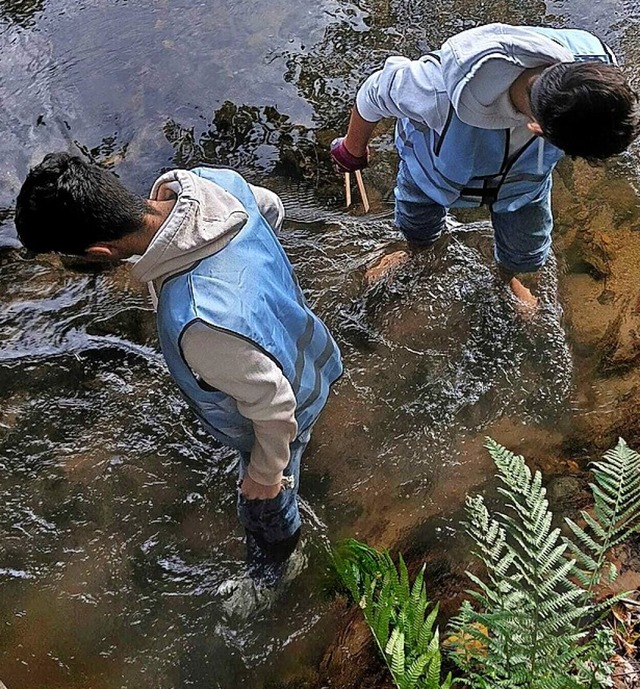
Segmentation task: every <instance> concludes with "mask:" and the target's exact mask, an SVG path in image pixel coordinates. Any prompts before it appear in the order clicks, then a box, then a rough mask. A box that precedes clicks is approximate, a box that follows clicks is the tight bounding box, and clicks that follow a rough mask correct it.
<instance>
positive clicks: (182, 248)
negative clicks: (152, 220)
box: [132, 170, 248, 282]
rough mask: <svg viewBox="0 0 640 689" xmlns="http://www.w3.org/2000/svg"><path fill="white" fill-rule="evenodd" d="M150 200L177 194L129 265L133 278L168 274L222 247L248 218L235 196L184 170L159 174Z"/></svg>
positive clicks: (161, 199) (169, 197) (144, 280)
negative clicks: (141, 251) (155, 230)
mask: <svg viewBox="0 0 640 689" xmlns="http://www.w3.org/2000/svg"><path fill="white" fill-rule="evenodd" d="M149 198H150V199H151V200H153V201H166V200H169V199H171V198H176V203H175V206H174V207H173V209H172V211H171V213H170V214H169V216H168V217H167V219H166V220H165V221H164V223H163V224H162V226H161V227H160V229H159V230H158V232H157V233H156V234H155V236H154V238H153V239H152V240H151V243H150V244H149V246H148V247H147V250H146V251H145V252H144V255H143V256H141V257H140V258H139V259H138V260H137V261H136V263H135V265H134V266H133V269H132V273H133V275H134V277H136V278H137V279H138V280H141V281H142V282H151V281H153V280H157V279H159V278H167V277H169V276H170V275H172V274H174V273H177V272H180V271H181V270H184V269H185V268H187V267H188V266H190V265H193V264H194V263H195V262H197V261H199V260H201V259H203V258H205V257H206V256H210V255H211V254H214V253H216V252H217V251H220V249H222V248H223V247H225V246H226V245H227V244H228V242H229V241H231V239H232V238H233V237H234V236H235V235H236V233H237V232H239V231H240V230H241V229H242V227H244V225H245V224H246V222H247V219H248V216H247V213H246V211H245V209H244V207H243V206H242V204H241V203H240V202H239V201H238V200H237V199H236V198H235V196H233V195H231V194H230V193H229V192H227V191H225V190H224V189H222V188H221V187H219V186H218V185H217V184H215V183H214V182H211V181H210V180H207V179H203V178H202V177H199V176H198V175H195V174H193V173H192V172H188V171H187V170H172V171H171V172H167V173H166V174H164V175H162V176H161V177H159V178H158V179H157V180H156V181H155V183H154V185H153V187H152V189H151V193H150V194H149Z"/></svg>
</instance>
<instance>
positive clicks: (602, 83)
mask: <svg viewBox="0 0 640 689" xmlns="http://www.w3.org/2000/svg"><path fill="white" fill-rule="evenodd" d="M530 100H531V112H532V114H533V116H534V117H535V119H536V121H537V122H538V124H539V125H540V127H541V128H542V135H543V136H544V138H545V139H547V140H548V141H550V142H551V143H552V144H553V145H554V146H557V147H558V148H560V149H561V150H563V151H564V152H565V153H566V154H567V155H570V156H578V157H580V158H586V159H587V160H591V161H596V160H604V159H605V158H609V157H610V156H612V155H616V154H617V153H622V151H624V150H625V149H626V148H627V147H628V146H629V144H630V143H631V142H632V141H633V140H634V139H635V137H636V136H637V135H638V133H639V131H640V129H639V112H638V95H637V94H636V93H635V92H634V91H633V90H632V89H631V87H630V86H629V84H628V83H627V81H626V80H625V78H624V75H623V73H622V70H620V68H619V67H617V66H615V65H609V64H606V63H604V62H600V61H587V62H559V63H557V64H554V65H551V67H548V68H547V69H545V70H544V71H543V72H542V73H541V74H540V76H539V77H538V78H537V79H536V80H535V82H534V83H533V85H532V87H531V91H530Z"/></svg>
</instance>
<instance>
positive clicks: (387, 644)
mask: <svg viewBox="0 0 640 689" xmlns="http://www.w3.org/2000/svg"><path fill="white" fill-rule="evenodd" d="M333 557H334V563H335V566H336V570H337V572H338V575H339V576H340V579H341V581H342V583H343V584H344V585H345V586H346V588H347V589H348V591H349V593H350V594H351V596H352V598H353V600H354V601H356V602H357V603H358V604H359V606H360V608H361V609H362V613H363V615H364V618H365V620H366V622H367V624H368V625H369V628H370V629H371V631H372V633H373V637H374V639H375V640H376V643H377V645H378V648H379V650H380V653H381V654H382V656H383V658H384V659H385V662H386V664H387V667H388V668H389V672H390V673H391V676H392V677H393V681H394V682H395V684H396V686H397V687H398V689H449V687H451V686H452V680H451V675H449V676H447V678H446V679H445V680H444V682H442V683H441V682H440V666H441V660H442V658H441V651H440V643H439V634H438V629H437V628H436V627H435V620H436V617H437V615H438V606H437V605H434V606H431V610H429V607H430V606H429V602H428V601H427V594H426V589H425V585H424V566H423V567H422V569H421V570H420V572H419V573H418V575H417V577H416V579H415V581H414V582H413V586H411V585H410V583H409V573H408V571H407V566H406V564H405V562H404V560H403V558H402V555H400V557H399V562H398V567H397V568H396V566H395V564H394V562H393V560H392V559H391V556H390V555H389V553H388V552H387V551H383V552H378V551H377V550H374V549H373V548H370V547H369V546H367V545H365V544H364V543H360V542H359V541H356V540H353V539H351V540H347V541H345V542H343V543H342V544H340V546H338V548H336V550H335V551H334V554H333Z"/></svg>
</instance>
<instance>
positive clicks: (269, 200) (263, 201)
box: [249, 184, 284, 234]
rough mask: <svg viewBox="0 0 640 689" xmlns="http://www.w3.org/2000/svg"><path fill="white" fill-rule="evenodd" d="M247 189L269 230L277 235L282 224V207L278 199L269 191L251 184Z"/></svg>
mask: <svg viewBox="0 0 640 689" xmlns="http://www.w3.org/2000/svg"><path fill="white" fill-rule="evenodd" d="M249 188H250V189H251V192H252V193H253V195H254V197H255V199H256V202H257V204H258V208H259V209H260V213H262V215H263V217H264V219H265V220H266V221H267V222H268V223H269V225H271V229H272V230H273V231H274V232H275V233H276V234H278V233H279V232H280V228H281V227H282V223H283V222H284V206H283V205H282V201H281V200H280V197H279V196H278V195H277V194H276V193H274V192H273V191H271V190H270V189H265V188H264V187H257V186H255V185H253V184H249Z"/></svg>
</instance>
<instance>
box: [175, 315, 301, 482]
mask: <svg viewBox="0 0 640 689" xmlns="http://www.w3.org/2000/svg"><path fill="white" fill-rule="evenodd" d="M181 344H182V352H183V355H184V357H185V360H186V362H187V364H188V366H189V367H190V368H191V370H192V371H193V372H194V373H196V374H197V375H199V376H200V377H201V378H202V379H203V380H204V381H206V382H207V383H208V384H209V385H211V386H212V387H214V388H216V389H218V390H220V391H222V392H224V393H226V394H227V395H229V396H230V397H232V398H233V399H234V400H235V401H236V403H237V405H238V411H239V412H240V413H241V414H242V415H243V416H244V417H245V418H247V419H249V420H250V421H251V422H252V423H253V430H254V434H255V443H254V446H253V449H252V451H251V461H250V463H249V469H248V471H249V476H251V478H252V479H253V480H254V481H256V482H257V483H261V484H262V485H265V486H271V485H275V484H277V483H279V482H280V480H281V479H282V472H283V471H284V469H285V467H286V466H287V464H289V444H290V443H291V442H293V440H295V437H296V434H297V432H298V425H297V422H296V418H295V411H296V399H295V395H294V394H293V390H292V388H291V385H290V384H289V381H288V380H287V379H286V378H285V376H284V375H283V374H282V371H281V370H280V369H279V368H278V366H277V365H276V364H275V363H274V362H273V361H272V360H271V359H270V358H269V357H268V356H267V355H266V354H264V353H263V352H262V351H261V350H260V349H258V348H257V347H256V346H255V345H253V344H252V343H250V342H247V341H246V340H244V339H242V338H240V337H237V336H236V335H233V334H231V333H226V332H221V331H219V330H215V329H214V328H210V327H208V326H207V325H205V324H204V323H193V324H192V325H190V326H189V327H188V328H187V329H186V331H185V333H184V335H183V336H182V343H181Z"/></svg>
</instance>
